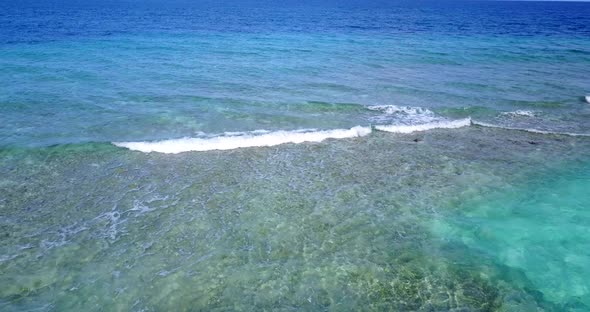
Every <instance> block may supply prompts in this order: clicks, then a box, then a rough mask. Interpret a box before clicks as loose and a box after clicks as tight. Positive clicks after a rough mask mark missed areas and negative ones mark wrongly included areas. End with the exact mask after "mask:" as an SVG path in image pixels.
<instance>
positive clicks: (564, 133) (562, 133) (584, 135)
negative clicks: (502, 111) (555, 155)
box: [471, 121, 590, 137]
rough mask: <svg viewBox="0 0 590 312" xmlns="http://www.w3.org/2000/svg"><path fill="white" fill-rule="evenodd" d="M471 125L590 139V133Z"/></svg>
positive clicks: (474, 122) (482, 124) (482, 125)
mask: <svg viewBox="0 0 590 312" xmlns="http://www.w3.org/2000/svg"><path fill="white" fill-rule="evenodd" d="M471 123H472V124H473V125H476V126H480V127H486V128H496V129H504V130H513V131H524V132H530V133H538V134H552V135H565V136H573V137H590V134H589V133H573V132H558V131H548V130H539V129H532V128H516V127H506V126H500V125H493V124H489V123H485V122H479V121H472V122H471Z"/></svg>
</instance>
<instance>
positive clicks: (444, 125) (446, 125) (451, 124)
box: [375, 118, 471, 133]
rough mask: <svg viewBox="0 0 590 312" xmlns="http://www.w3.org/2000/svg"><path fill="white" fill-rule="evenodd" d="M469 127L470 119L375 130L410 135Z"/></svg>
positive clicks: (377, 127)
mask: <svg viewBox="0 0 590 312" xmlns="http://www.w3.org/2000/svg"><path fill="white" fill-rule="evenodd" d="M470 125H471V118H465V119H458V120H439V121H433V122H429V123H424V124H416V125H379V126H375V129H377V130H380V131H386V132H393V133H412V132H420V131H428V130H433V129H456V128H462V127H468V126H470Z"/></svg>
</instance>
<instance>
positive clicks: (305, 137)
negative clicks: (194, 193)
mask: <svg viewBox="0 0 590 312" xmlns="http://www.w3.org/2000/svg"><path fill="white" fill-rule="evenodd" d="M370 133H371V128H369V127H361V126H356V127H353V128H351V129H335V130H324V131H314V130H297V131H275V132H265V131H261V130H259V131H255V132H242V133H233V134H232V135H225V136H218V137H212V138H183V139H174V140H164V141H156V142H113V144H114V145H115V146H118V147H124V148H128V149H130V150H134V151H140V152H144V153H151V152H158V153H165V154H178V153H182V152H189V151H198V152H203V151H211V150H231V149H237V148H244V147H263V146H275V145H280V144H285V143H303V142H321V141H324V140H326V139H344V138H354V137H362V136H366V135H368V134H370Z"/></svg>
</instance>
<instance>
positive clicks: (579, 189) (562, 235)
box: [434, 162, 590, 311]
mask: <svg viewBox="0 0 590 312" xmlns="http://www.w3.org/2000/svg"><path fill="white" fill-rule="evenodd" d="M588 189H590V165H589V164H588V163H587V162H585V163H579V162H578V163H577V164H573V165H572V164H570V165H568V166H567V167H566V168H562V169H560V170H551V171H548V172H543V173H542V174H532V175H530V176H529V177H528V178H527V179H523V180H522V181H520V182H519V183H516V184H513V185H510V186H509V187H507V188H506V189H504V190H502V191H498V192H493V193H491V194H488V195H485V196H483V197H481V198H478V199H476V200H467V201H466V202H463V203H461V204H460V205H459V206H458V207H456V208H455V211H456V212H455V213H454V214H452V215H451V216H449V217H448V218H445V219H442V220H440V222H436V223H435V225H434V232H435V233H438V235H440V236H441V237H442V238H444V239H445V240H450V241H453V242H457V243H460V244H464V245H466V246H469V248H472V249H474V250H477V251H478V252H480V253H482V254H485V255H487V256H488V257H491V258H493V259H494V261H496V262H497V263H500V264H502V265H505V266H507V267H510V268H513V269H516V270H519V271H521V272H522V273H523V274H525V275H526V277H527V279H528V280H529V281H530V282H531V283H532V286H533V287H534V289H536V290H537V291H538V292H540V293H541V294H542V295H543V297H544V298H545V299H546V300H549V301H552V302H554V303H556V304H558V305H559V306H560V307H561V308H560V310H564V311H565V310H567V311H587V310H588V309H590V300H589V298H590V283H589V282H588V281H589V280H590V270H589V269H588V263H590V252H589V249H588V245H589V244H590V239H589V237H590V229H589V228H588V224H589V223H590V213H589V211H588V207H590V193H589V192H588ZM504 278H505V279H506V280H510V279H511V278H510V277H509V276H508V277H506V276H505V277H504ZM529 287H530V286H529Z"/></svg>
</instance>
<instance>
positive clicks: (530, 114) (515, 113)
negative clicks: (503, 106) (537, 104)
mask: <svg viewBox="0 0 590 312" xmlns="http://www.w3.org/2000/svg"><path fill="white" fill-rule="evenodd" d="M502 115H504V116H511V117H519V116H520V117H536V116H537V113H536V112H533V111H526V110H517V111H513V112H503V113H502Z"/></svg>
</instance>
